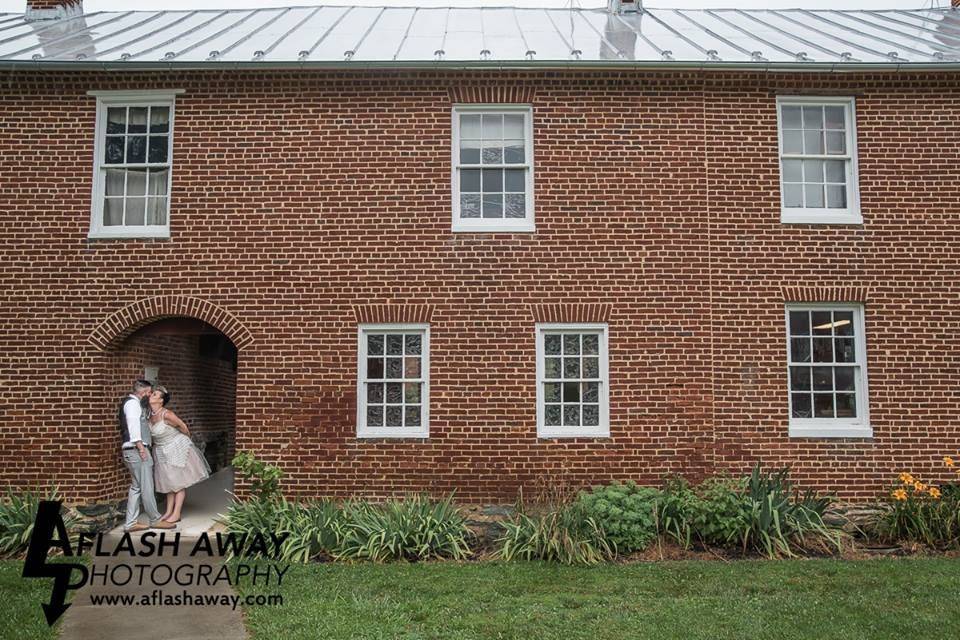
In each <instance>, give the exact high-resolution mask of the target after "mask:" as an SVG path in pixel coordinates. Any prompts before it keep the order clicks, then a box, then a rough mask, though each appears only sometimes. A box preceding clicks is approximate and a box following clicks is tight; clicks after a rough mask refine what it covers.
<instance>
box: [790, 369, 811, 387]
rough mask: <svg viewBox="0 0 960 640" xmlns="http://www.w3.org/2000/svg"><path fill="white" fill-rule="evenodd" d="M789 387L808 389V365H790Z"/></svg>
mask: <svg viewBox="0 0 960 640" xmlns="http://www.w3.org/2000/svg"><path fill="white" fill-rule="evenodd" d="M790 389H792V390H793V391H809V390H810V367H790Z"/></svg>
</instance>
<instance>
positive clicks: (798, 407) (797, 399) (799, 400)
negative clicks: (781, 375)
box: [790, 393, 813, 418]
mask: <svg viewBox="0 0 960 640" xmlns="http://www.w3.org/2000/svg"><path fill="white" fill-rule="evenodd" d="M790 401H791V404H792V405H793V406H792V409H793V410H792V412H791V415H792V416H793V417H794V418H810V417H811V416H812V414H813V411H812V409H811V406H810V394H809V393H792V394H790Z"/></svg>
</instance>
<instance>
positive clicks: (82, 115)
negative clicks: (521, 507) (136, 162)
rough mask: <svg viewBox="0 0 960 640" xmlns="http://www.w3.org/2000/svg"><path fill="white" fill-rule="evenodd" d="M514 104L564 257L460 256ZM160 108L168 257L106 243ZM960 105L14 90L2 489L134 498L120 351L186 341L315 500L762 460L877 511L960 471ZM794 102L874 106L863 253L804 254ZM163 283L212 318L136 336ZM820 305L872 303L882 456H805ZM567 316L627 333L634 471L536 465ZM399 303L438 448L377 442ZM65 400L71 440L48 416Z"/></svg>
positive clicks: (574, 444)
mask: <svg viewBox="0 0 960 640" xmlns="http://www.w3.org/2000/svg"><path fill="white" fill-rule="evenodd" d="M504 85H508V86H509V87H520V93H522V94H523V95H526V96H529V97H530V99H531V100H532V103H533V106H534V119H535V132H534V138H535V153H536V169H535V171H536V184H537V187H536V188H537V192H536V203H537V204H536V217H537V232H536V233H535V234H517V235H507V234H497V235H490V234H456V235H455V234H452V233H451V232H450V213H449V206H450V167H449V162H450V148H449V145H450V142H449V141H450V107H451V96H452V95H469V94H470V91H464V90H463V87H464V86H479V87H482V88H483V89H484V90H483V91H478V92H476V93H478V94H485V93H486V92H487V88H489V87H497V86H504ZM152 87H173V88H183V89H186V93H184V94H183V95H182V96H180V97H179V98H178V101H177V115H176V133H175V151H174V158H175V167H174V183H173V211H172V216H171V218H172V239H171V240H169V241H139V240H132V241H88V240H87V239H86V233H87V230H88V226H89V210H90V201H89V200H90V190H91V184H90V180H91V163H92V149H93V125H94V111H95V102H94V99H93V98H91V97H90V96H88V95H86V92H87V91H88V90H90V89H119V88H129V89H139V88H152ZM958 89H960V84H958V82H957V80H956V78H955V77H954V76H948V75H937V74H916V75H911V74H907V73H899V74H894V75H879V74H878V75H854V74H850V75H839V74H837V75H816V74H802V75H801V74H798V75H796V76H789V75H785V74H740V75H737V74H719V73H717V74H695V73H672V74H650V73H628V72H623V73H613V72H610V73H605V72H596V73H567V72H550V73H547V72H544V73H537V74H530V75H522V74H519V73H510V74H507V73H503V74H497V73H492V72H491V73H485V74H469V75H466V74H465V75H454V74H450V75H448V74H440V73H427V72H424V73H368V74H363V73H358V74H333V73H329V74H326V73H320V72H307V71H298V72H279V71H269V72H267V71H265V72H259V73H254V72H243V73H241V72H208V73H206V74H201V73H180V72H174V73H158V74H155V75H150V74H143V75H133V74H131V75H119V74H116V75H107V74H96V73H75V74H67V73H46V74H41V73H35V72H30V73H28V72H11V73H8V75H7V81H6V82H5V83H4V85H3V87H2V92H3V98H4V99H3V100H2V101H0V152H2V154H0V172H2V173H0V175H3V176H4V180H3V182H2V183H0V205H2V207H3V210H5V211H8V212H15V215H8V216H5V217H3V218H2V222H0V259H2V260H3V264H4V265H5V267H4V269H3V270H0V285H2V286H0V299H2V301H3V303H4V304H3V305H2V306H0V318H3V320H4V327H6V328H7V329H8V330H5V331H4V332H3V333H2V334H0V348H2V349H3V353H4V360H3V362H4V364H3V365H2V368H3V371H2V377H3V379H4V381H5V382H6V384H5V385H4V388H5V393H3V394H2V395H0V411H2V415H3V416H4V426H3V431H2V434H3V436H2V440H0V483H2V484H3V485H5V486H6V485H12V486H26V485H34V484H37V483H44V482H53V483H56V484H59V485H60V486H61V488H62V489H63V490H64V491H66V492H67V493H68V495H69V496H70V497H71V499H75V500H97V499H103V498H106V497H117V496H118V495H119V487H121V485H122V479H116V478H115V464H114V460H115V458H116V452H115V451H114V450H113V446H114V434H115V427H114V426H113V422H112V416H113V412H114V406H113V404H114V402H115V398H114V396H115V395H116V393H115V390H114V388H113V386H112V382H111V381H112V380H114V379H115V377H114V376H113V373H112V370H111V367H113V366H114V365H113V364H112V363H114V362H115V361H116V358H117V355H116V353H114V352H111V351H110V350H109V349H108V350H107V351H101V350H100V348H99V345H102V344H103V343H104V342H107V341H108V340H109V337H110V336H111V335H113V333H120V332H122V331H123V330H124V325H125V323H142V322H144V321H146V320H147V319H148V318H149V317H151V316H150V314H156V315H175V314H176V313H180V312H185V310H187V311H189V313H188V315H204V314H205V315H206V316H209V317H210V318H211V320H208V322H210V323H211V324H214V325H215V326H218V327H219V328H221V329H223V330H224V331H225V333H227V335H229V336H231V338H234V341H235V342H237V344H238V346H239V347H240V355H239V366H238V371H237V382H236V384H237V392H236V412H237V448H238V449H252V450H254V451H256V452H257V453H258V454H260V455H261V456H263V457H264V458H266V459H268V460H271V461H276V462H278V463H279V464H280V465H281V466H282V467H283V468H284V470H285V471H286V473H287V478H286V481H285V490H286V491H287V492H289V493H291V494H297V495H321V494H322V495H326V494H333V495H347V494H354V493H359V494H364V495H370V496H383V495H387V494H398V493H403V492H408V491H416V490H421V489H426V490H430V491H435V492H441V491H449V490H453V489H456V490H457V495H458V496H459V497H460V498H461V499H465V500H466V499H469V500H473V499H477V500H479V499H509V498H511V497H513V496H514V495H515V494H516V492H517V491H518V489H520V488H521V487H524V488H528V489H529V488H532V487H536V486H537V485H541V486H542V485H544V484H551V483H557V482H564V483H569V484H572V485H579V484H584V483H589V482H595V481H602V480H609V479H612V478H628V477H629V478H635V479H637V480H639V481H641V482H648V483H654V482H656V481H658V480H659V478H660V477H661V476H662V475H663V474H664V473H667V472H684V473H689V474H691V475H694V476H696V475H700V474H703V473H708V472H713V471H715V470H718V469H743V468H746V467H748V466H749V465H751V464H752V462H753V461H755V460H763V461H764V462H766V463H769V464H780V463H790V464H792V465H794V468H795V469H796V472H797V474H798V477H799V478H801V479H802V480H803V481H804V482H805V483H806V484H808V485H813V486H818V487H821V488H828V489H832V490H836V491H838V492H839V493H841V494H842V495H844V496H847V497H856V498H868V497H872V496H873V495H875V494H876V493H877V492H878V491H880V490H881V489H882V488H883V487H884V486H885V484H886V482H887V481H888V479H889V478H890V476H891V474H893V473H894V472H896V471H900V470H902V469H905V468H909V469H911V470H913V471H914V472H920V473H922V474H924V478H925V479H926V480H930V481H936V480H940V479H943V477H942V476H940V475H938V474H939V466H938V464H939V462H938V461H939V458H940V456H942V455H944V454H947V453H955V452H956V451H957V450H958V449H960V435H958V429H957V427H958V420H957V418H956V416H957V414H958V410H960V392H958V391H957V388H956V384H955V380H956V379H957V378H958V374H960V364H958V363H960V358H958V357H957V356H958V355H960V354H958V351H960V338H958V337H957V336H960V332H958V328H960V327H958V324H960V314H958V313H957V312H958V311H960V309H958V306H960V305H958V303H957V302H956V294H957V285H956V276H955V275H954V273H955V265H956V262H957V257H958V245H960V240H958V235H957V230H958V228H960V227H958V223H960V213H958V205H960V187H958V186H957V185H958V179H960V168H958V167H960V163H958V160H960V157H958V156H960V152H958V147H957V145H956V140H957V139H958V133H960V124H958V122H960V91H958ZM512 90H513V89H511V91H512ZM795 92H813V93H840V94H855V95H857V126H858V131H859V159H860V176H861V178H860V190H861V199H862V209H863V217H864V220H865V224H864V225H863V226H844V227H838V226H826V227H814V226H807V225H800V226H784V225H781V224H780V222H779V195H778V194H779V190H778V169H777V158H776V149H777V145H776V111H775V98H776V95H777V94H778V93H795ZM141 269H149V273H150V279H151V282H153V283H155V284H156V286H157V287H158V289H159V290H162V291H164V292H165V293H166V294H177V295H181V296H189V298H178V299H174V298H170V299H165V300H164V301H163V302H162V303H157V304H153V303H149V304H145V305H144V306H143V309H142V310H140V311H137V312H136V313H126V312H124V313H119V314H117V316H116V321H114V320H112V319H111V320H108V317H109V316H111V314H114V313H116V312H118V311H119V310H120V309H122V308H123V307H125V306H126V305H130V304H132V303H134V302H136V301H138V300H141V299H142V298H144V297H147V294H145V293H144V292H143V290H142V289H141V288H140V287H138V286H132V285H131V284H130V283H131V282H132V281H133V280H134V275H135V272H136V271H137V270H141ZM794 286H807V287H814V288H815V289H816V290H819V289H821V288H830V287H837V286H855V287H862V288H863V289H865V290H866V291H867V292H868V293H867V295H868V296H869V298H868V299H867V300H864V302H865V303H866V326H867V332H868V335H867V342H868V355H867V357H868V361H869V378H870V414H871V422H872V424H873V428H874V438H873V439H870V440H791V439H789V438H788V437H787V395H786V369H785V364H784V357H785V355H784V354H785V346H784V327H783V305H784V288H785V287H794ZM194 300H199V301H202V303H195V302H194ZM559 302H565V303H590V304H594V305H610V311H609V323H610V381H611V383H610V421H611V438H610V439H608V440H593V439H576V440H566V441H540V440H537V438H536V425H535V422H536V419H535V407H534V397H535V388H534V375H535V373H534V372H535V368H534V333H533V325H534V319H533V318H534V309H533V308H532V305H544V304H547V305H549V304H555V303H559ZM386 303H392V304H404V305H430V307H431V309H432V314H431V354H430V362H431V437H430V439H429V440H426V441H421V440H405V441H382V440H378V441H358V440H357V439H356V438H355V437H354V435H355V428H356V427H355V416H356V390H355V389H356V339H357V338H356V333H357V330H356V323H357V321H356V315H355V311H354V308H353V307H354V306H355V305H369V304H386ZM191 305H193V306H191ZM172 307H176V309H175V310H172ZM205 319H206V318H205ZM101 323H104V326H103V327H101V328H99V329H98V325H100V324H101ZM111 332H113V333H111ZM238 336H239V337H238ZM88 338H90V339H89V340H88ZM65 383H66V384H65ZM64 394H66V398H67V400H68V401H69V403H70V409H71V412H70V415H69V417H68V418H66V419H65V418H64V416H63V412H62V411H61V409H60V408H59V407H52V406H50V404H49V401H50V398H60V397H64ZM105 434H108V435H105Z"/></svg>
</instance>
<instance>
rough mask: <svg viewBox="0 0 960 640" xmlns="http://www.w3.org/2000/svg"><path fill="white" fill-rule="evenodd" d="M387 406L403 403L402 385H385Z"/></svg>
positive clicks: (391, 383) (389, 383)
mask: <svg viewBox="0 0 960 640" xmlns="http://www.w3.org/2000/svg"><path fill="white" fill-rule="evenodd" d="M386 397H387V404H402V403H403V385H402V384H401V383H399V382H388V383H387V396H386Z"/></svg>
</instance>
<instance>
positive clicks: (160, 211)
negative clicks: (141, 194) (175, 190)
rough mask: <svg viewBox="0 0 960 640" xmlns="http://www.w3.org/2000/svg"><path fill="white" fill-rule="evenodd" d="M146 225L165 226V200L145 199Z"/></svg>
mask: <svg viewBox="0 0 960 640" xmlns="http://www.w3.org/2000/svg"><path fill="white" fill-rule="evenodd" d="M147 224H151V225H158V224H160V225H165V224H167V199H166V198H147Z"/></svg>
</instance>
